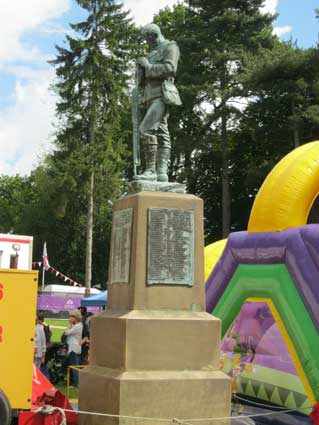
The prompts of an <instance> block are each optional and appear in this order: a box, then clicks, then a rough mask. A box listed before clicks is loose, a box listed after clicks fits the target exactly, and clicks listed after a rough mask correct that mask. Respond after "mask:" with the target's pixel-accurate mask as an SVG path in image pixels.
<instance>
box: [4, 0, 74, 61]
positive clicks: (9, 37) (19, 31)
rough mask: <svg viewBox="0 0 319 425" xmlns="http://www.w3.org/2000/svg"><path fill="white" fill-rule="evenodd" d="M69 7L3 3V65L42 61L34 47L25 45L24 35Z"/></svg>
mask: <svg viewBox="0 0 319 425" xmlns="http://www.w3.org/2000/svg"><path fill="white" fill-rule="evenodd" d="M69 7H70V0H0V10H1V14H0V63H1V62H2V63H5V62H11V61H14V60H32V59H33V60H34V59H36V58H37V57H39V51H38V49H37V48H36V47H35V46H27V45H25V43H24V41H23V36H24V34H25V33H26V32H28V31H31V30H34V29H36V28H38V27H39V26H40V25H41V24H43V23H44V22H46V21H48V20H49V19H53V18H55V17H58V16H60V15H61V14H63V13H65V12H66V11H67V10H68V8H69Z"/></svg>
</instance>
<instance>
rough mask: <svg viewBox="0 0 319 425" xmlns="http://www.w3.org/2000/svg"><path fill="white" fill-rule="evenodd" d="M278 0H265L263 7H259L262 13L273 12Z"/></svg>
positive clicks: (275, 9)
mask: <svg viewBox="0 0 319 425" xmlns="http://www.w3.org/2000/svg"><path fill="white" fill-rule="evenodd" d="M278 1H279V0H265V3H264V5H263V7H262V8H261V10H262V12H263V13H271V14H275V13H276V11H277V7H278Z"/></svg>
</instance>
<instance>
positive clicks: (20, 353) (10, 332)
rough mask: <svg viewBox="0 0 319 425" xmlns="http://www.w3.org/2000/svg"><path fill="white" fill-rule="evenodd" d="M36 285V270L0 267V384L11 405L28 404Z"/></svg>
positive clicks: (26, 405) (16, 407)
mask: <svg viewBox="0 0 319 425" xmlns="http://www.w3.org/2000/svg"><path fill="white" fill-rule="evenodd" d="M37 289H38V272H37V271H31V270H16V269H11V270H8V269H0V377H1V378H0V381H1V382H0V386H1V390H2V391H3V392H4V393H5V395H6V396H7V397H8V399H9V402H10V405H11V407H12V408H14V409H29V408H30V405H31V403H30V400H31V382H32V363H33V354H34V334H35V317H36V299H37ZM17 383H18V391H17Z"/></svg>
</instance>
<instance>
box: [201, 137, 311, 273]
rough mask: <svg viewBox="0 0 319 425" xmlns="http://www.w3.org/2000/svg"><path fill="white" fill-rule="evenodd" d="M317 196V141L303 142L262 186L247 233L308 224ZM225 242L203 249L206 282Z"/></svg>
mask: <svg viewBox="0 0 319 425" xmlns="http://www.w3.org/2000/svg"><path fill="white" fill-rule="evenodd" d="M318 195H319V142H311V143H306V144H305V145H302V146H300V147H299V148H297V149H295V150H293V151H292V152H290V153H289V154H288V155H287V156H285V157H284V158H283V159H282V160H281V161H280V162H279V163H278V164H277V165H276V166H275V167H274V169H273V170H272V171H271V172H270V173H269V174H268V176H267V177H266V179H265V181H264V183H263V184H262V186H261V188H260V190H259V192H258V194H257V196H256V199H255V202H254V205H253V208H252V211H251V214H250V219H249V223H248V231H249V232H274V231H281V230H285V229H288V228H291V227H297V226H303V225H305V224H307V222H308V217H309V213H310V211H311V208H312V207H313V205H314V203H315V201H316V199H317V198H318ZM226 242H227V239H223V240H220V241H217V242H214V243H212V244H210V245H208V246H206V247H205V254H204V255H205V280H207V279H208V277H209V275H210V274H211V272H212V270H213V268H214V267H215V265H216V263H217V261H218V260H219V258H220V256H221V255H222V253H223V250H224V248H225V245H226Z"/></svg>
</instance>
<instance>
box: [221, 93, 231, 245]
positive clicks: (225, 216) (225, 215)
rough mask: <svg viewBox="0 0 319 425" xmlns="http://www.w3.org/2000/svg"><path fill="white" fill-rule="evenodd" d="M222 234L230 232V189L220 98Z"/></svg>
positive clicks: (225, 119) (224, 128) (225, 133)
mask: <svg viewBox="0 0 319 425" xmlns="http://www.w3.org/2000/svg"><path fill="white" fill-rule="evenodd" d="M222 103H223V107H222V236H223V238H227V237H228V235H229V232H230V217H231V213H230V189H229V173H228V139H227V112H226V102H225V100H222Z"/></svg>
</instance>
